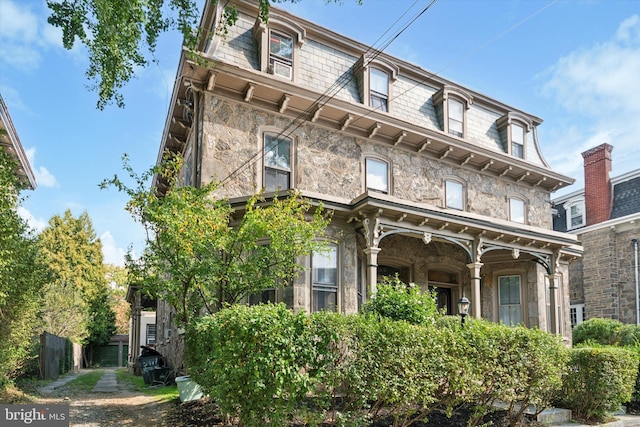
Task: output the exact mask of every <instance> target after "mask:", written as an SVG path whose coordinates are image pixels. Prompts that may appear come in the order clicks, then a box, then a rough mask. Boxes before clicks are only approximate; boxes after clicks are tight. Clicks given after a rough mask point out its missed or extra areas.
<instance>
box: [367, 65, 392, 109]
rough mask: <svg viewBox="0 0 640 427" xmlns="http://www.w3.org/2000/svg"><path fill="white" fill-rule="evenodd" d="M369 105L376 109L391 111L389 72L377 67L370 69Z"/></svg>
mask: <svg viewBox="0 0 640 427" xmlns="http://www.w3.org/2000/svg"><path fill="white" fill-rule="evenodd" d="M369 86H370V91H369V105H370V107H371V108H375V109H376V110H380V111H384V112H385V113H386V112H388V111H389V74H387V73H385V72H384V71H380V70H378V69H377V68H371V69H370V70H369Z"/></svg>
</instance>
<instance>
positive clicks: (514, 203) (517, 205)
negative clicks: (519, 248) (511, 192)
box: [509, 197, 525, 224]
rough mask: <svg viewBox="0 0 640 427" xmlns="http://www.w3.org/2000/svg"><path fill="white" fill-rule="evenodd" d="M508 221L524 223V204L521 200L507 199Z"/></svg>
mask: <svg viewBox="0 0 640 427" xmlns="http://www.w3.org/2000/svg"><path fill="white" fill-rule="evenodd" d="M509 220H510V221H513V222H520V223H522V224H524V223H525V204H524V201H523V200H521V199H518V198H515V197H511V198H509Z"/></svg>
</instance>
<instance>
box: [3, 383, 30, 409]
mask: <svg viewBox="0 0 640 427" xmlns="http://www.w3.org/2000/svg"><path fill="white" fill-rule="evenodd" d="M35 399H36V398H35V397H34V396H33V395H31V394H29V393H28V392H25V391H23V390H21V389H20V388H18V387H16V385H15V384H11V383H10V384H7V385H6V386H5V387H0V403H4V404H25V403H32V402H34V401H35Z"/></svg>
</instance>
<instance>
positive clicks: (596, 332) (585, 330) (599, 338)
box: [573, 318, 623, 345]
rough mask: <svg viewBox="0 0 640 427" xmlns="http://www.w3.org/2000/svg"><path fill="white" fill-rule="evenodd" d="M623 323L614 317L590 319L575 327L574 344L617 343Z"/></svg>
mask: <svg viewBox="0 0 640 427" xmlns="http://www.w3.org/2000/svg"><path fill="white" fill-rule="evenodd" d="M622 327H623V324H622V322H619V321H617V320H613V319H599V318H594V319H589V320H586V321H584V322H582V323H580V324H579V325H577V326H576V327H575V328H573V344H574V345H578V344H583V343H597V344H602V345H614V344H616V343H617V340H618V337H619V333H620V330H621V329H622Z"/></svg>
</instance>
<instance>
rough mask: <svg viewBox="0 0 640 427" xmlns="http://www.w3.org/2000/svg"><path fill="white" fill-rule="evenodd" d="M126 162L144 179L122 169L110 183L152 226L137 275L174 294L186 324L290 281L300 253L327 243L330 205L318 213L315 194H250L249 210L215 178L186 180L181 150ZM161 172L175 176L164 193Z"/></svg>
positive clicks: (134, 263) (132, 268) (149, 286)
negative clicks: (152, 160) (123, 175)
mask: <svg viewBox="0 0 640 427" xmlns="http://www.w3.org/2000/svg"><path fill="white" fill-rule="evenodd" d="M123 163H124V169H125V170H126V171H127V172H128V173H129V176H130V177H131V178H132V179H133V180H134V181H135V182H136V185H137V186H136V187H134V188H131V187H129V186H127V185H126V184H125V183H124V182H123V181H121V180H120V179H119V178H118V176H117V175H116V176H114V178H112V179H110V180H105V181H104V182H103V183H102V185H103V187H108V186H114V187H116V188H117V189H118V190H119V191H124V192H126V193H127V194H128V195H129V197H130V200H129V202H128V204H127V209H128V211H129V212H130V213H131V215H132V216H133V218H134V219H135V220H136V221H138V222H140V223H141V224H142V225H143V226H144V227H145V229H146V231H147V241H146V245H147V246H146V248H145V250H144V252H143V254H142V256H141V257H140V258H139V259H133V258H132V257H131V256H130V255H129V256H128V257H127V258H128V260H127V268H128V269H129V273H130V283H135V284H137V285H138V286H139V287H140V289H141V291H142V292H144V293H148V294H150V295H152V296H155V297H158V298H161V299H163V300H165V301H166V302H168V303H169V304H170V305H171V306H172V307H174V308H175V310H176V313H177V316H178V320H179V321H180V322H181V323H182V324H183V325H187V324H188V323H189V320H190V319H191V318H192V317H193V316H197V315H198V314H199V313H201V311H202V310H204V311H205V312H207V313H213V312H216V311H217V310H219V309H220V308H222V307H223V306H225V305H232V304H236V303H238V302H240V301H242V300H243V299H244V298H246V297H247V296H249V295H251V294H253V293H257V292H261V291H263V290H265V289H268V288H272V287H278V286H280V287H281V286H283V285H284V284H286V283H289V282H290V281H291V280H292V279H293V278H294V277H295V275H296V274H297V273H298V271H299V270H300V269H301V267H300V266H299V264H297V262H296V258H297V257H299V256H303V255H307V254H309V253H310V252H311V251H317V250H321V249H322V247H323V242H322V241H320V240H316V236H318V235H321V234H322V233H323V232H324V229H325V228H326V226H327V224H328V221H329V220H328V219H327V218H325V217H324V216H323V210H322V207H319V208H317V209H316V210H315V211H314V212H313V213H312V214H311V213H310V210H311V204H310V202H309V201H307V200H304V199H302V198H301V197H300V195H299V194H298V193H295V192H292V193H291V194H289V195H287V196H286V197H275V198H274V199H273V200H272V201H269V202H268V203H267V201H266V200H265V199H264V198H263V197H262V196H261V195H260V194H258V195H255V196H253V197H251V198H249V200H248V201H247V202H246V205H245V206H244V212H235V211H234V208H233V207H232V206H231V205H230V204H229V202H228V201H227V200H225V199H220V198H217V197H216V195H215V193H216V189H217V184H216V183H215V182H212V183H209V184H207V185H204V186H203V187H202V188H195V187H190V186H186V187H178V186H177V185H176V176H177V172H178V171H179V170H180V167H181V164H182V159H181V158H179V157H177V158H173V159H169V158H168V159H165V160H164V161H163V162H161V164H160V165H157V166H154V167H152V168H151V169H149V170H148V171H147V172H145V173H144V174H142V175H140V176H138V175H137V174H136V173H135V172H134V171H133V170H132V169H131V167H130V165H129V163H128V159H127V157H126V156H125V157H124V159H123ZM156 173H157V174H160V175H161V176H164V177H166V178H167V179H168V181H169V184H170V185H169V190H168V191H167V193H166V194H164V195H160V194H158V192H157V189H156V188H147V187H146V183H147V181H148V180H149V178H151V177H152V176H153V175H154V174H156Z"/></svg>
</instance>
